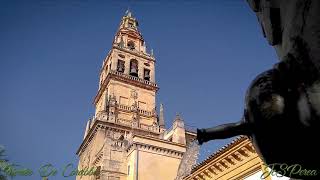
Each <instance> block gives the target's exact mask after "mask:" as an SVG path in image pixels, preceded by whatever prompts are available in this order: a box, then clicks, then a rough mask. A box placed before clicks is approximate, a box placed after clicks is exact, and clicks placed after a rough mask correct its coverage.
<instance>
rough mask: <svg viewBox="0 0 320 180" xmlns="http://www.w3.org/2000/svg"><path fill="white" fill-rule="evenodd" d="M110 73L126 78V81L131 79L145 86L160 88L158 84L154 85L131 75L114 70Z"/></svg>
mask: <svg viewBox="0 0 320 180" xmlns="http://www.w3.org/2000/svg"><path fill="white" fill-rule="evenodd" d="M109 73H110V74H114V75H118V76H120V77H123V78H126V79H130V80H133V81H138V82H140V83H143V84H147V85H150V86H154V87H158V86H157V84H156V83H154V82H151V81H147V80H144V79H141V78H138V77H135V76H131V75H128V74H124V73H121V72H117V71H113V70H110V71H109Z"/></svg>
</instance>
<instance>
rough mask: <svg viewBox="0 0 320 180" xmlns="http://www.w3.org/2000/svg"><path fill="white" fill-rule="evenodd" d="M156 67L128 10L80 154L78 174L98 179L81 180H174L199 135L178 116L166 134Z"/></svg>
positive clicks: (104, 69) (107, 61)
mask: <svg viewBox="0 0 320 180" xmlns="http://www.w3.org/2000/svg"><path fill="white" fill-rule="evenodd" d="M155 62H156V59H155V57H154V56H153V52H152V51H151V53H148V52H147V48H146V44H145V41H144V39H143V37H142V35H141V33H140V31H139V29H138V21H137V19H136V18H134V17H133V15H132V13H131V12H129V11H127V12H126V14H125V16H124V17H123V18H122V20H121V22H120V26H119V29H118V31H117V33H116V35H115V37H114V40H113V43H112V48H111V50H110V51H109V53H108V55H107V57H106V58H105V60H104V61H103V64H102V67H101V70H100V81H99V89H98V92H97V95H96V96H95V99H94V105H95V115H94V117H93V118H92V119H90V120H89V121H88V122H87V126H86V130H85V133H84V139H83V142H82V144H81V146H80V147H79V149H78V151H77V155H78V156H79V158H80V159H79V165H78V169H85V168H90V167H98V169H99V170H100V171H99V173H98V174H97V175H95V176H77V180H80V179H81V180H92V179H102V180H173V179H174V178H175V176H176V174H177V169H178V166H179V163H180V160H181V158H182V155H183V153H184V152H185V150H186V145H187V143H188V142H190V141H191V140H192V139H195V133H194V132H191V131H188V130H185V126H184V121H183V120H182V118H180V117H177V118H176V119H175V121H174V125H173V126H172V128H169V129H168V130H166V129H165V124H164V115H163V106H162V105H161V110H160V118H159V117H158V115H157V113H156V112H157V111H156V93H157V91H158V89H159V88H158V86H157V84H156V81H155Z"/></svg>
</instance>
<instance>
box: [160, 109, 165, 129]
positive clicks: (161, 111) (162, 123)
mask: <svg viewBox="0 0 320 180" xmlns="http://www.w3.org/2000/svg"><path fill="white" fill-rule="evenodd" d="M159 126H160V127H162V128H165V123H164V112H163V104H160V116H159Z"/></svg>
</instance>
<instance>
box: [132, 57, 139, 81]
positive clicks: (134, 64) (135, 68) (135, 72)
mask: <svg viewBox="0 0 320 180" xmlns="http://www.w3.org/2000/svg"><path fill="white" fill-rule="evenodd" d="M130 75H132V76H135V77H138V61H137V60H135V59H131V60H130Z"/></svg>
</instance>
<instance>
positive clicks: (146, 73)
mask: <svg viewBox="0 0 320 180" xmlns="http://www.w3.org/2000/svg"><path fill="white" fill-rule="evenodd" d="M143 78H144V80H147V81H150V70H149V69H146V68H145V69H144V72H143Z"/></svg>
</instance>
